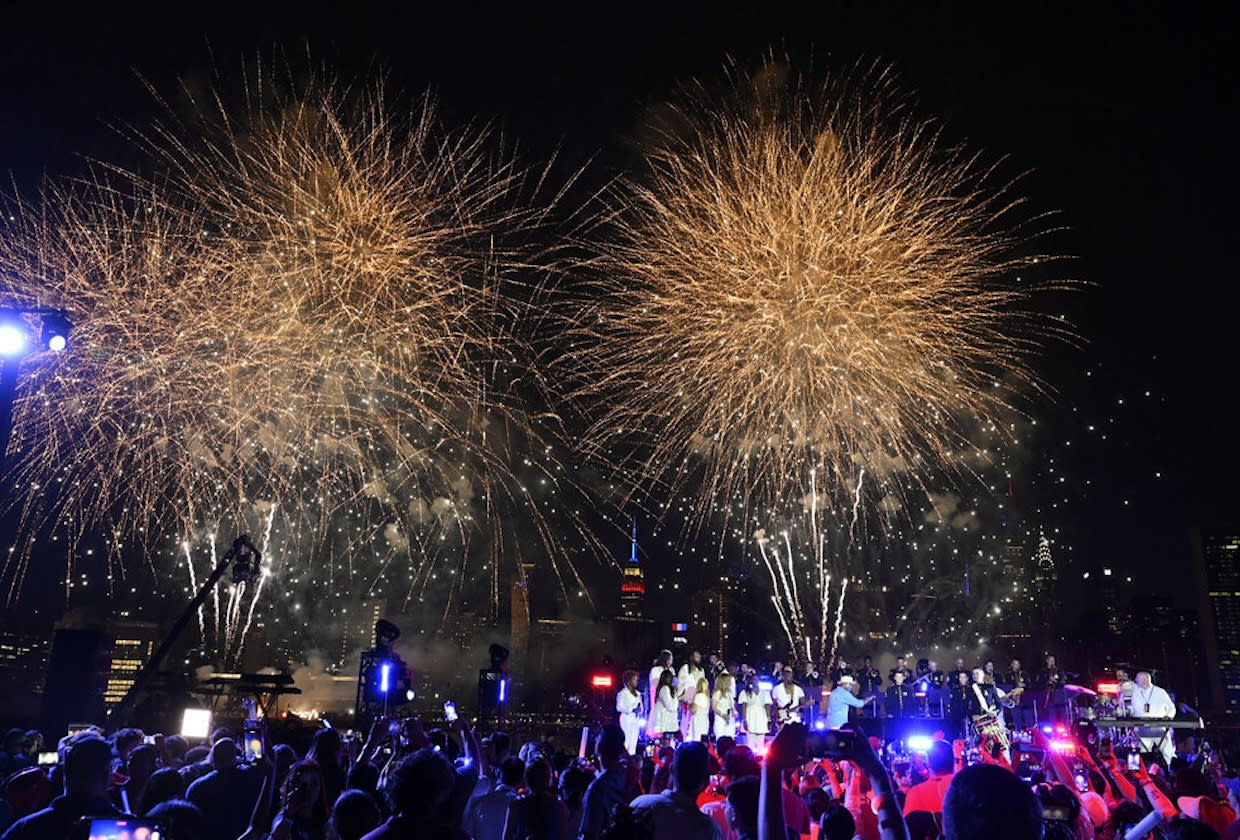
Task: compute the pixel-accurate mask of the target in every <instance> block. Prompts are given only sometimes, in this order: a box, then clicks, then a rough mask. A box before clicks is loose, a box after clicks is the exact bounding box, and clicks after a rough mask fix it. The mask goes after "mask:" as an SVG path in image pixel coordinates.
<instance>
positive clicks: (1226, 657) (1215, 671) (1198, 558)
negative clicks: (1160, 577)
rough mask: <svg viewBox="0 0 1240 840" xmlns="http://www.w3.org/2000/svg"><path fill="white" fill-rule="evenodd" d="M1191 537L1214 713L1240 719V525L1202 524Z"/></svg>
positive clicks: (1198, 604)
mask: <svg viewBox="0 0 1240 840" xmlns="http://www.w3.org/2000/svg"><path fill="white" fill-rule="evenodd" d="M1192 539H1193V566H1194V571H1195V582H1196V585H1197V586H1196V588H1197V609H1198V611H1199V613H1200V615H1201V635H1202V638H1203V639H1204V641H1205V649H1206V670H1207V672H1208V673H1209V674H1210V680H1211V683H1210V698H1211V701H1212V703H1213V706H1214V708H1213V709H1212V711H1213V712H1214V713H1215V714H1225V715H1227V716H1228V717H1240V528H1233V529H1227V530H1222V529H1215V530H1212V529H1202V528H1198V529H1195V530H1194V531H1193V535H1192Z"/></svg>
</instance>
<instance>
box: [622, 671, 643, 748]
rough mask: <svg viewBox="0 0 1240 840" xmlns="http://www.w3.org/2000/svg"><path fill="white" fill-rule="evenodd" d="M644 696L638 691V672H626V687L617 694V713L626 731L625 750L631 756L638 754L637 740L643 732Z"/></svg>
mask: <svg viewBox="0 0 1240 840" xmlns="http://www.w3.org/2000/svg"><path fill="white" fill-rule="evenodd" d="M641 711H642V696H641V693H640V692H639V691H638V690H637V672H636V671H625V672H624V687H623V688H621V689H620V691H619V692H617V693H616V713H617V714H619V715H620V728H621V729H622V730H624V748H625V749H626V750H628V752H629V755H636V754H637V739H638V736H640V735H641V731H642V723H643V721H642V719H641Z"/></svg>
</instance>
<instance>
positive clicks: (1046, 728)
mask: <svg viewBox="0 0 1240 840" xmlns="http://www.w3.org/2000/svg"><path fill="white" fill-rule="evenodd" d="M1042 731H1043V732H1045V733H1046V734H1047V735H1050V734H1051V733H1052V732H1054V731H1055V727H1053V726H1043V727H1042Z"/></svg>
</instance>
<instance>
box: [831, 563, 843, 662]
mask: <svg viewBox="0 0 1240 840" xmlns="http://www.w3.org/2000/svg"><path fill="white" fill-rule="evenodd" d="M847 591H848V578H844V579H843V580H842V581H840V601H839V603H838V604H837V605H836V607H835V632H834V633H832V634H831V658H830V659H829V660H827V661H829V662H834V661H835V652H836V650H837V649H838V648H837V645H838V644H839V641H840V633H841V631H842V630H843V629H844V594H845V593H846V592H847Z"/></svg>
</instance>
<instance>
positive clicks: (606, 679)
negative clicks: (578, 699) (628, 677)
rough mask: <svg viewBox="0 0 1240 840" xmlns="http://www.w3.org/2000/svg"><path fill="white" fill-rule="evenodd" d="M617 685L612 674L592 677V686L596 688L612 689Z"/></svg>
mask: <svg viewBox="0 0 1240 840" xmlns="http://www.w3.org/2000/svg"><path fill="white" fill-rule="evenodd" d="M615 683H616V680H615V678H614V677H612V675H611V674H595V675H594V676H592V677H590V685H591V686H593V687H594V688H611V687H612V686H614V685H615Z"/></svg>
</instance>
